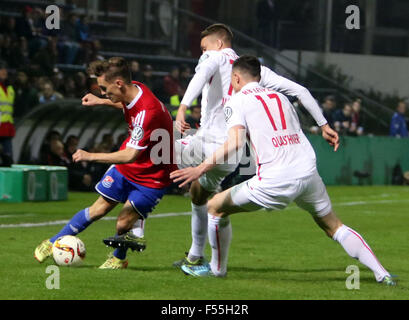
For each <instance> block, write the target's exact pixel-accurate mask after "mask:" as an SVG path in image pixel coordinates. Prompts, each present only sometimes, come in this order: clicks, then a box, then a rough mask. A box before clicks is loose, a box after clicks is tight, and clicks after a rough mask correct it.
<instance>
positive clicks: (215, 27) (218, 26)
mask: <svg viewBox="0 0 409 320" xmlns="http://www.w3.org/2000/svg"><path fill="white" fill-rule="evenodd" d="M213 34H215V35H217V36H218V37H220V38H221V39H223V40H224V41H226V42H229V43H231V42H232V41H233V32H232V31H231V30H230V28H229V27H228V26H227V25H225V24H223V23H215V24H212V25H211V26H208V27H207V28H206V29H204V30H203V31H202V33H201V34H200V39H203V38H204V37H207V36H210V35H213Z"/></svg>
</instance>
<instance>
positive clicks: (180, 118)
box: [175, 104, 190, 134]
mask: <svg viewBox="0 0 409 320" xmlns="http://www.w3.org/2000/svg"><path fill="white" fill-rule="evenodd" d="M187 109H188V106H187V105H185V104H181V105H180V106H179V109H178V113H177V115H176V123H175V126H176V130H177V131H179V132H180V133H182V134H183V133H184V132H185V131H186V130H189V129H190V124H188V123H187V122H186V121H185V114H186V110H187Z"/></svg>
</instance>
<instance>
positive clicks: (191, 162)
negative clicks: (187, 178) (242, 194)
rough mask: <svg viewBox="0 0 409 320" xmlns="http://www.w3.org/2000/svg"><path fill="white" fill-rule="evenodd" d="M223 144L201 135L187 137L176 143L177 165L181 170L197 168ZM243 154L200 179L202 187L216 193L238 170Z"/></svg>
mask: <svg viewBox="0 0 409 320" xmlns="http://www.w3.org/2000/svg"><path fill="white" fill-rule="evenodd" d="M221 145H222V144H220V143H217V142H214V141H205V138H204V137H203V136H200V135H197V134H196V135H193V136H187V137H186V138H183V139H179V140H176V141H175V154H176V161H177V162H176V163H177V165H178V167H179V169H182V168H186V167H196V166H198V165H199V164H201V163H202V162H203V161H204V160H205V159H206V158H208V157H210V156H211V155H212V154H213V152H214V151H216V150H217V149H218V148H219V147H220V146H221ZM240 157H241V154H240V155H237V156H236V157H235V158H234V159H229V160H228V162H227V163H223V164H220V165H217V166H216V167H214V168H213V169H212V170H210V171H208V172H206V173H205V174H204V175H202V176H201V177H200V178H199V183H200V185H201V186H202V187H203V188H204V189H205V190H207V191H209V192H214V191H216V189H217V187H218V186H219V185H220V183H221V182H222V181H223V179H224V178H225V177H226V176H228V175H229V174H230V173H232V172H233V171H234V170H236V168H237V166H238V164H239V162H240V160H239V161H236V159H240Z"/></svg>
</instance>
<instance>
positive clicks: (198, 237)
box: [173, 181, 210, 267]
mask: <svg viewBox="0 0 409 320" xmlns="http://www.w3.org/2000/svg"><path fill="white" fill-rule="evenodd" d="M190 193H191V195H192V219H191V232H192V245H191V247H190V250H189V252H188V254H187V255H186V257H184V258H183V259H181V260H178V261H175V262H174V263H173V266H174V267H181V266H182V265H185V264H188V265H203V264H206V260H205V258H204V250H205V247H206V240H207V225H208V219H207V211H208V210H207V198H208V197H209V196H210V193H209V192H208V191H206V190H205V189H203V187H202V186H201V185H200V183H199V181H194V182H193V183H192V185H191V187H190Z"/></svg>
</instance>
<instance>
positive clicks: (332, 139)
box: [321, 124, 339, 151]
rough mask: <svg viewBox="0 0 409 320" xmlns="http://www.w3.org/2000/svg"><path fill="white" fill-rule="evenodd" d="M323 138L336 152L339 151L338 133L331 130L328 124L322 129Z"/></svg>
mask: <svg viewBox="0 0 409 320" xmlns="http://www.w3.org/2000/svg"><path fill="white" fill-rule="evenodd" d="M321 130H322V137H323V138H324V139H325V140H327V141H328V143H329V144H330V145H331V146H333V147H334V151H337V150H338V147H339V136H338V133H337V132H336V131H335V130H333V129H331V127H330V126H329V125H328V124H325V125H323V126H322V127H321Z"/></svg>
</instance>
